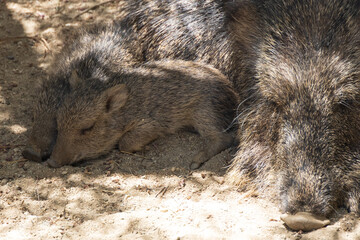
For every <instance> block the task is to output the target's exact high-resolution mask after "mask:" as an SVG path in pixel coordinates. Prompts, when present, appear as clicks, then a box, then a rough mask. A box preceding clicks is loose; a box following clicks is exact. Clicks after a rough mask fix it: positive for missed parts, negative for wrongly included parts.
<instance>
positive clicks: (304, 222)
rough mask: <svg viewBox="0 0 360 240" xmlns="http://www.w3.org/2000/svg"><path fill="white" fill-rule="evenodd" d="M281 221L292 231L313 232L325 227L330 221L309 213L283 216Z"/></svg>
mask: <svg viewBox="0 0 360 240" xmlns="http://www.w3.org/2000/svg"><path fill="white" fill-rule="evenodd" d="M280 219H281V220H283V221H284V223H285V224H286V225H287V226H288V227H289V228H291V229H292V230H297V231H298V230H302V231H311V230H315V229H318V228H322V227H325V226H326V225H328V224H330V220H328V219H326V218H325V217H319V216H316V215H314V214H312V213H308V212H298V213H296V214H295V215H289V214H283V215H281V216H280Z"/></svg>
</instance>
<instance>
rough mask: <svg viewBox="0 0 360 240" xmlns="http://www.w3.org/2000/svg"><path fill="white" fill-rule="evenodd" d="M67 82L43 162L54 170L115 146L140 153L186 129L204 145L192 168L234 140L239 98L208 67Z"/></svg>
mask: <svg viewBox="0 0 360 240" xmlns="http://www.w3.org/2000/svg"><path fill="white" fill-rule="evenodd" d="M75 75H76V74H75ZM70 83H71V92H70V93H69V94H68V95H67V96H66V97H65V99H64V102H63V104H62V106H61V107H60V108H59V109H58V111H57V116H56V118H57V131H58V134H57V139H56V144H55V147H54V150H53V152H52V154H51V157H50V159H49V160H48V161H47V163H48V164H49V165H50V166H52V167H60V166H62V165H65V164H72V163H75V162H78V161H80V160H82V159H86V158H94V157H97V156H99V155H102V154H104V153H107V152H109V151H110V150H111V149H113V148H114V146H115V145H118V147H119V149H120V150H122V151H126V152H134V151H139V150H141V149H142V148H143V146H145V145H146V144H148V143H149V142H151V141H153V140H155V139H157V138H159V137H161V136H164V135H166V134H172V133H175V132H176V131H178V130H180V129H182V128H186V127H193V128H194V129H195V130H196V131H198V132H199V133H200V135H201V136H202V137H204V139H205V141H206V142H207V143H206V144H205V147H204V149H203V150H202V151H201V152H200V153H199V154H197V155H196V156H195V158H194V161H193V162H192V164H191V168H193V169H194V168H198V167H199V166H200V165H201V164H202V163H204V162H205V161H207V160H208V159H209V158H211V157H212V156H214V155H216V154H217V153H219V152H221V151H223V150H224V149H226V148H228V147H230V146H231V145H232V144H233V142H234V136H235V134H231V133H228V132H226V131H225V130H226V129H227V128H228V127H229V126H230V123H231V122H232V120H233V119H234V117H235V108H236V105H237V96H236V94H235V93H234V91H233V89H232V86H231V83H230V82H229V81H228V80H227V78H226V77H225V76H224V75H223V74H221V73H220V72H219V71H218V70H216V69H214V68H213V67H210V66H208V65H204V64H199V63H194V62H186V61H164V62H153V63H148V64H146V65H143V66H141V67H138V68H131V69H123V70H122V71H121V72H120V73H117V74H115V75H114V76H113V77H112V79H110V80H109V81H107V82H105V83H104V82H103V81H100V80H99V79H97V78H92V79H89V80H87V81H83V80H81V79H78V78H77V77H76V76H74V77H72V78H70Z"/></svg>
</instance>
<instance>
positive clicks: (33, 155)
mask: <svg viewBox="0 0 360 240" xmlns="http://www.w3.org/2000/svg"><path fill="white" fill-rule="evenodd" d="M22 155H23V157H24V158H26V159H29V160H31V161H34V162H41V161H42V157H41V153H40V152H37V151H35V150H34V149H33V148H31V147H27V148H26V149H25V150H24V151H23V152H22Z"/></svg>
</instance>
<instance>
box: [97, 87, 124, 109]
mask: <svg viewBox="0 0 360 240" xmlns="http://www.w3.org/2000/svg"><path fill="white" fill-rule="evenodd" d="M103 94H104V96H105V100H106V105H105V109H106V112H114V111H116V110H119V109H120V108H122V107H123V106H124V105H125V103H126V100H127V98H128V94H129V93H128V90H127V87H126V85H125V84H119V85H115V86H113V87H111V88H109V89H107V90H106V91H105V92H104V93H103Z"/></svg>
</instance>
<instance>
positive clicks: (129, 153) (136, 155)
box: [120, 151, 148, 159]
mask: <svg viewBox="0 0 360 240" xmlns="http://www.w3.org/2000/svg"><path fill="white" fill-rule="evenodd" d="M120 152H121V153H124V154H128V155H132V156H135V157H141V158H144V159H148V158H147V157H145V156H142V155H139V154H135V153H131V152H126V151H120Z"/></svg>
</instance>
